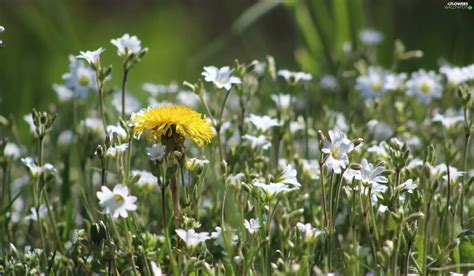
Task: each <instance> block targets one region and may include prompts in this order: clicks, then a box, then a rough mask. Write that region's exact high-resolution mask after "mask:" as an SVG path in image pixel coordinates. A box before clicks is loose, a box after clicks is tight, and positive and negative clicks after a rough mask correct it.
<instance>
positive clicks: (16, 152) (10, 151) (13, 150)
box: [3, 142, 21, 159]
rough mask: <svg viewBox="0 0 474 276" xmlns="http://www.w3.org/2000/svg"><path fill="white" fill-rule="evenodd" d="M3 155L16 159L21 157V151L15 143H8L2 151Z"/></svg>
mask: <svg viewBox="0 0 474 276" xmlns="http://www.w3.org/2000/svg"><path fill="white" fill-rule="evenodd" d="M3 154H4V155H5V156H6V157H9V158H12V159H17V158H19V157H20V156H21V149H20V147H18V146H17V145H16V144H15V143H12V142H8V143H7V144H6V145H5V148H4V149H3Z"/></svg>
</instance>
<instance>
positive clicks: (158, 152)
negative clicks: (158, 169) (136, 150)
mask: <svg viewBox="0 0 474 276" xmlns="http://www.w3.org/2000/svg"><path fill="white" fill-rule="evenodd" d="M165 153H166V146H163V145H162V144H154V145H153V146H152V147H151V148H146V154H147V155H148V158H150V160H152V161H161V160H162V159H163V157H164V156H165Z"/></svg>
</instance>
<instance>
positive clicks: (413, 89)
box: [407, 69, 442, 104]
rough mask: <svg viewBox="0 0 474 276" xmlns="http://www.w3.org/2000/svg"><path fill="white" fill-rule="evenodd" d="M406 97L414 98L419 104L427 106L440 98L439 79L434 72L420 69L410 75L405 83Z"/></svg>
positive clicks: (440, 87)
mask: <svg viewBox="0 0 474 276" xmlns="http://www.w3.org/2000/svg"><path fill="white" fill-rule="evenodd" d="M407 95H408V96H412V97H415V98H416V100H417V101H418V102H419V103H423V104H429V103H430V102H431V100H432V99H434V98H441V97H442V86H441V81H440V77H439V76H438V75H436V73H435V72H433V71H429V72H426V71H425V70H424V69H420V70H418V71H417V72H414V73H412V74H411V78H410V79H409V80H408V81H407Z"/></svg>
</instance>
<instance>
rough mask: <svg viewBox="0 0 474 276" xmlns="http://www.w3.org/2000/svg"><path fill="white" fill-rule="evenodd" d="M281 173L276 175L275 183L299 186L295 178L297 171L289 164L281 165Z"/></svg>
mask: <svg viewBox="0 0 474 276" xmlns="http://www.w3.org/2000/svg"><path fill="white" fill-rule="evenodd" d="M281 169H282V171H281V173H280V174H279V175H278V176H277V177H276V182H277V183H282V184H287V185H290V186H295V187H301V184H300V183H299V182H298V179H296V175H297V172H296V170H295V168H293V166H292V165H291V164H288V165H286V166H285V165H283V166H281Z"/></svg>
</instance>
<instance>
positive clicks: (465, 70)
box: [439, 65, 474, 88]
mask: <svg viewBox="0 0 474 276" xmlns="http://www.w3.org/2000/svg"><path fill="white" fill-rule="evenodd" d="M439 72H440V73H442V74H444V75H445V76H446V80H447V81H448V86H449V87H451V88H454V87H456V86H457V85H459V84H461V83H464V82H466V81H469V80H472V78H473V77H474V75H473V73H474V65H470V66H466V67H461V68H460V67H450V66H443V67H441V68H440V69H439Z"/></svg>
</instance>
